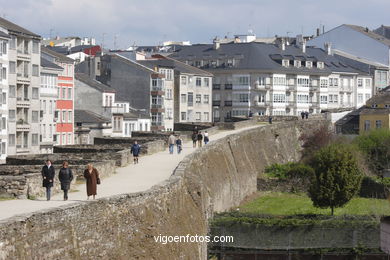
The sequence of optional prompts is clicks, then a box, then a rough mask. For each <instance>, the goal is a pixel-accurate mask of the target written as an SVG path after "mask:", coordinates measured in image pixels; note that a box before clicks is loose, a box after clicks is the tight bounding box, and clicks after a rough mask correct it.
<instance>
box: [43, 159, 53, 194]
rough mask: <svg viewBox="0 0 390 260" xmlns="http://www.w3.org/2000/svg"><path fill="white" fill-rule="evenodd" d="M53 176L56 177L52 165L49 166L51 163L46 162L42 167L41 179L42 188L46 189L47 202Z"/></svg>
mask: <svg viewBox="0 0 390 260" xmlns="http://www.w3.org/2000/svg"><path fill="white" fill-rule="evenodd" d="M55 175H56V172H55V170H54V167H53V165H51V161H50V160H47V161H46V165H45V166H43V167H42V178H43V184H42V186H43V187H45V188H46V199H47V200H50V196H51V188H52V187H53V183H54V176H55Z"/></svg>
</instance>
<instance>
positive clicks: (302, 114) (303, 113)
mask: <svg viewBox="0 0 390 260" xmlns="http://www.w3.org/2000/svg"><path fill="white" fill-rule="evenodd" d="M301 117H302V119H305V112H304V111H302V112H301Z"/></svg>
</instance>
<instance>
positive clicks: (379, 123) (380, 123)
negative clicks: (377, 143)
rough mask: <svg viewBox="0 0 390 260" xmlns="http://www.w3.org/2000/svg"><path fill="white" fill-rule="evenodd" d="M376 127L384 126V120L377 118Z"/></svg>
mask: <svg viewBox="0 0 390 260" xmlns="http://www.w3.org/2000/svg"><path fill="white" fill-rule="evenodd" d="M375 127H376V128H382V120H376V121H375Z"/></svg>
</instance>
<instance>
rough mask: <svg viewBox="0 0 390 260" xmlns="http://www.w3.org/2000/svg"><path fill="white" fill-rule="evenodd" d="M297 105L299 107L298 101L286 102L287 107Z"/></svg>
mask: <svg viewBox="0 0 390 260" xmlns="http://www.w3.org/2000/svg"><path fill="white" fill-rule="evenodd" d="M296 105H297V102H296V101H286V107H293V106H296Z"/></svg>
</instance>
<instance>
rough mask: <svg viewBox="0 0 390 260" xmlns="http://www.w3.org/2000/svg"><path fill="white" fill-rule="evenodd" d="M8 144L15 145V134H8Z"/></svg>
mask: <svg viewBox="0 0 390 260" xmlns="http://www.w3.org/2000/svg"><path fill="white" fill-rule="evenodd" d="M8 146H15V134H10V135H8Z"/></svg>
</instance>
